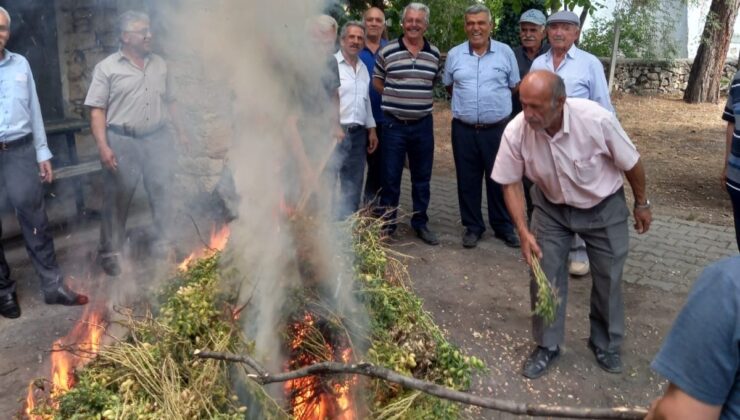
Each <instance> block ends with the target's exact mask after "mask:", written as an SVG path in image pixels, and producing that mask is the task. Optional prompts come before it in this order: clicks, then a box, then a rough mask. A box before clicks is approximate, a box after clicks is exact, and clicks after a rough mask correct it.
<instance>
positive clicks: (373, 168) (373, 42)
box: [360, 7, 388, 209]
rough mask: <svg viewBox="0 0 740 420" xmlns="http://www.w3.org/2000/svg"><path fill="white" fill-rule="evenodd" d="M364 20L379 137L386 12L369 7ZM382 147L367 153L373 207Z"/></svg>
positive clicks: (366, 59)
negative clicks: (379, 56) (378, 64)
mask: <svg viewBox="0 0 740 420" xmlns="http://www.w3.org/2000/svg"><path fill="white" fill-rule="evenodd" d="M362 22H363V23H364V24H365V32H366V33H365V46H364V47H363V48H362V51H360V60H362V62H363V63H365V66H367V71H368V72H369V73H370V85H369V86H368V89H370V105H371V106H372V109H373V119H374V120H375V124H376V125H377V127H375V131H376V133H377V135H378V139H380V138H381V137H382V126H383V110H382V109H380V101H381V96H380V93H378V92H377V91H376V90H375V89H373V86H372V83H373V70H374V69H375V54H376V53H377V52H378V50H379V49H381V48H383V47H385V45H386V44H387V43H388V41H387V40H386V39H385V38H383V34H384V33H385V14H384V13H383V11H382V10H380V9H379V8H377V7H371V8H369V9H367V11H366V12H365V14H364V15H362ZM381 159H382V158H381V155H380V147H376V148H375V150H374V151H373V152H372V153H370V152H368V154H367V178H366V180H365V193H364V195H365V202H366V203H369V204H370V206H371V207H373V209H375V208H376V207H377V205H378V204H379V202H380V187H381V186H382V180H381V178H380V176H381V170H380V162H381Z"/></svg>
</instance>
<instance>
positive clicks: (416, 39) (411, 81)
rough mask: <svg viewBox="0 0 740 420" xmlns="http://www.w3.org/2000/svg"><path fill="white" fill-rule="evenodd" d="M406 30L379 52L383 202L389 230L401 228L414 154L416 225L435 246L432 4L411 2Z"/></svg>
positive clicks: (376, 76) (436, 70) (436, 67)
mask: <svg viewBox="0 0 740 420" xmlns="http://www.w3.org/2000/svg"><path fill="white" fill-rule="evenodd" d="M401 26H402V27H403V35H401V36H400V37H399V38H398V39H395V40H393V41H391V42H389V43H388V44H387V45H386V46H385V47H383V48H381V49H380V51H378V55H377V58H376V60H375V71H374V72H373V87H374V88H375V90H376V91H378V92H379V93H380V94H381V95H382V103H381V108H382V110H383V112H384V113H385V115H384V118H383V133H382V136H383V138H382V139H380V149H381V155H382V156H383V161H382V163H381V167H382V181H381V182H382V190H381V192H380V205H381V206H382V207H384V208H385V209H387V211H386V213H385V214H386V217H388V218H389V219H390V220H389V222H388V223H387V224H386V225H385V226H384V230H385V231H384V233H385V234H386V235H392V234H393V233H394V232H395V230H396V221H395V220H394V219H395V217H396V208H397V207H398V201H399V198H400V195H401V176H402V174H403V166H404V160H405V158H406V156H407V155H408V160H409V171H410V172H411V197H412V202H413V215H412V216H411V227H412V228H413V229H414V230H415V231H416V235H417V236H418V237H419V238H420V239H421V240H422V241H424V242H425V243H427V244H429V245H438V244H439V240H438V239H437V235H436V234H435V233H434V232H432V231H431V230H430V229H429V227H428V226H427V223H428V222H429V217H428V216H427V208H428V207H429V198H430V181H431V178H432V163H433V161H434V127H433V122H432V105H433V101H434V94H433V90H434V82H435V81H436V80H437V78H438V77H439V74H440V62H439V57H440V55H439V49H438V48H437V47H435V46H434V45H432V44H430V43H429V41H427V40H426V38H424V34H425V33H426V30H427V28H428V27H429V7H427V6H426V5H424V4H421V3H409V5H408V6H406V7H405V8H404V9H403V14H402V15H401Z"/></svg>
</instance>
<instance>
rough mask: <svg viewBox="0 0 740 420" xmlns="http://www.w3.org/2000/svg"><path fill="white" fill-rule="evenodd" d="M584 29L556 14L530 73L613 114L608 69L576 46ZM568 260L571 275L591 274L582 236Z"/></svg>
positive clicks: (563, 14)
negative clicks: (553, 77)
mask: <svg viewBox="0 0 740 420" xmlns="http://www.w3.org/2000/svg"><path fill="white" fill-rule="evenodd" d="M580 25H581V21H580V19H578V16H577V15H576V14H575V13H573V12H571V11H568V10H562V11H560V12H557V13H553V14H552V15H551V16H550V17H549V18H548V19H547V40H548V42H549V43H550V51H548V52H547V53H545V54H543V55H541V56H539V57H537V58H536V59H535V60H534V62H533V63H532V67H531V69H530V71H534V70H549V71H551V72H554V73H556V74H557V75H558V76H560V77H561V78H562V79H563V81H564V82H565V92H566V95H568V97H569V98H586V99H590V100H592V101H594V102H597V103H598V104H599V105H601V106H602V107H604V108H605V109H608V110H609V111H611V112H612V113H613V112H614V107H613V106H612V101H611V99H610V98H609V85H608V84H607V83H606V76H605V75H604V66H603V65H602V64H601V61H599V59H598V58H596V56H594V55H593V54H589V53H587V52H585V51H583V50H581V49H579V48H578V47H576V45H575V42H576V41H577V40H578V37H579V36H580V35H581V29H580ZM568 259H569V261H570V262H569V264H568V272H569V273H570V274H572V275H574V276H584V275H586V274H588V272H589V271H590V264H589V262H588V255H587V254H586V243H585V242H583V239H581V237H580V236H578V235H576V236H575V237H574V238H573V245H572V248H571V252H570V256H569V258H568Z"/></svg>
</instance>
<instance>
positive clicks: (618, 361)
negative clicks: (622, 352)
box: [588, 340, 622, 373]
mask: <svg viewBox="0 0 740 420" xmlns="http://www.w3.org/2000/svg"><path fill="white" fill-rule="evenodd" d="M588 348H589V349H590V350H591V351H592V352H593V353H594V356H596V362H597V363H598V364H599V367H600V368H602V369H604V370H605V371H607V372H609V373H622V358H621V356H619V353H617V352H616V351H606V350H602V349H600V348H598V347H596V344H594V342H593V341H591V340H588Z"/></svg>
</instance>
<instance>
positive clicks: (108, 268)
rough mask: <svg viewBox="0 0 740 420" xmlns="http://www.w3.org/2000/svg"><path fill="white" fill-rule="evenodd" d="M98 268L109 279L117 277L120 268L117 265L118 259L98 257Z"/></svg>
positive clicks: (114, 257)
mask: <svg viewBox="0 0 740 420" xmlns="http://www.w3.org/2000/svg"><path fill="white" fill-rule="evenodd" d="M99 260H100V267H102V268H103V271H105V274H107V275H109V276H111V277H118V276H119V275H120V274H121V266H119V265H118V257H117V256H111V257H99Z"/></svg>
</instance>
